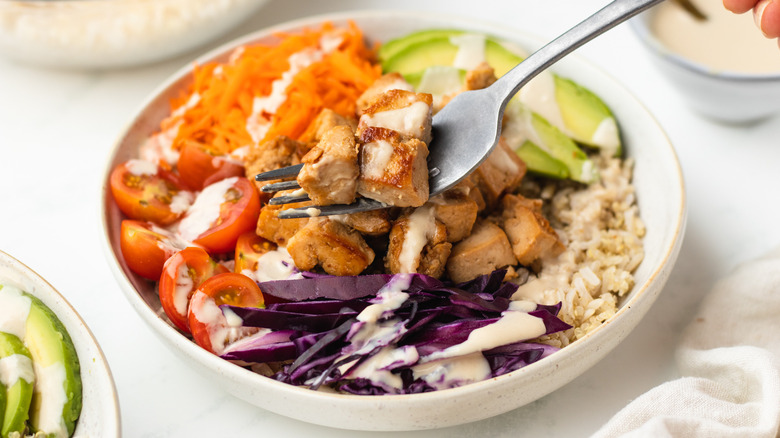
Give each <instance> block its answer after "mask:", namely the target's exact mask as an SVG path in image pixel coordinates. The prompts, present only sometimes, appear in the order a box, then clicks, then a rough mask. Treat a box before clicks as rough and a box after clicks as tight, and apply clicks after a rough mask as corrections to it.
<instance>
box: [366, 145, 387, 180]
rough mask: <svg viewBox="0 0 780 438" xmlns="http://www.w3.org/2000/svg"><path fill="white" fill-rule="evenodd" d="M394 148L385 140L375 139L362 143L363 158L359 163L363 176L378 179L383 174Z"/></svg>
mask: <svg viewBox="0 0 780 438" xmlns="http://www.w3.org/2000/svg"><path fill="white" fill-rule="evenodd" d="M393 152H395V148H393V145H392V144H391V143H390V142H389V141H386V140H376V141H372V142H371V143H366V144H364V145H363V157H364V160H363V162H362V163H361V168H360V170H361V173H362V175H363V177H365V178H373V179H379V178H382V176H383V175H384V174H385V171H386V170H387V165H388V164H390V160H391V159H392V158H393Z"/></svg>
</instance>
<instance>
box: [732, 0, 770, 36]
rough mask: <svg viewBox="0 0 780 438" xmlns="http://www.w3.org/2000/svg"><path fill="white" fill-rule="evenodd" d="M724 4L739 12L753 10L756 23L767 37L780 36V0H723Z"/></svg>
mask: <svg viewBox="0 0 780 438" xmlns="http://www.w3.org/2000/svg"><path fill="white" fill-rule="evenodd" d="M723 6H725V7H726V9H728V10H730V11H731V12H735V13H737V14H742V13H745V12H747V11H749V10H751V9H752V10H753V18H754V19H755V20H756V25H757V26H758V28H759V29H761V32H763V33H764V36H766V37H767V38H778V37H780V0H723ZM778 45H779V46H780V39H778Z"/></svg>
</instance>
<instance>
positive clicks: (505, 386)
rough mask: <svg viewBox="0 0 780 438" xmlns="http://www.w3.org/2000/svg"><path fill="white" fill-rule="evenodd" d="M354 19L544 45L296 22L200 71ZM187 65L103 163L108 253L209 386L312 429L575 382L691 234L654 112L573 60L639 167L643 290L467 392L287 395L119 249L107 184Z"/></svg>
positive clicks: (447, 22)
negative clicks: (174, 303)
mask: <svg viewBox="0 0 780 438" xmlns="http://www.w3.org/2000/svg"><path fill="white" fill-rule="evenodd" d="M347 20H352V21H354V22H355V23H356V24H357V25H358V26H360V28H361V29H362V30H363V31H364V33H365V35H366V37H367V38H369V39H370V40H372V41H386V40H388V39H390V38H394V37H398V36H402V35H404V34H406V33H408V32H411V31H415V30H420V29H425V28H433V27H443V28H462V29H471V30H475V31H481V32H485V33H489V34H493V35H496V36H498V37H500V38H504V39H506V40H510V41H514V42H516V43H518V44H520V45H521V46H523V47H526V48H528V49H531V50H533V49H535V48H537V47H539V46H540V41H539V40H538V39H536V38H534V37H531V36H528V35H526V34H523V33H521V32H518V31H516V30H514V29H509V28H506V27H502V26H499V25H495V24H493V23H476V22H474V21H472V20H469V19H465V18H452V17H442V16H441V15H438V14H437V15H436V16H433V15H431V14H423V13H405V12H390V11H380V12H354V13H342V14H338V15H327V16H319V17H313V18H307V19H303V20H298V21H295V22H291V23H286V24H282V25H278V26H275V27H273V28H270V29H266V30H263V31H259V32H257V33H254V34H251V35H248V36H246V37H243V38H241V39H239V40H237V41H234V42H232V43H230V44H227V45H225V46H223V47H221V48H219V49H216V50H214V51H212V52H210V53H208V54H206V55H204V56H202V57H201V58H199V59H198V60H197V62H198V63H201V64H202V63H206V62H210V61H214V60H217V61H224V60H226V59H227V56H228V54H229V53H230V52H231V51H232V50H233V49H234V48H235V47H237V46H240V45H244V44H251V43H253V42H269V41H273V37H272V35H273V34H274V33H276V32H279V31H285V32H287V31H295V30H297V29H301V28H303V27H307V26H316V25H317V24H319V23H321V22H323V21H331V22H333V23H334V24H336V25H342V24H345V23H346V22H347ZM190 69H191V67H190V66H189V65H188V66H186V67H184V68H182V70H180V71H179V72H178V73H176V74H174V75H173V76H172V77H171V78H170V79H169V80H168V81H166V82H165V83H164V84H162V85H161V86H160V87H159V88H158V89H157V90H156V91H154V92H153V93H152V95H151V96H150V97H149V98H148V100H147V101H146V103H144V104H143V105H142V107H141V108H140V110H139V112H138V113H137V115H136V116H135V118H134V119H133V120H131V121H130V124H129V125H128V128H127V129H126V130H125V131H124V132H122V133H121V135H120V137H119V140H118V142H117V144H116V146H115V148H116V149H115V151H114V153H113V154H112V157H111V158H110V160H109V162H108V163H107V164H106V169H105V178H104V187H103V199H102V202H103V206H102V208H103V226H104V233H105V235H104V239H103V243H104V249H105V250H106V251H107V252H106V253H107V255H108V257H109V258H110V265H111V267H112V269H113V271H114V274H115V276H116V278H117V281H118V282H119V284H120V286H121V288H122V290H123V291H124V293H125V295H126V296H127V299H128V300H129V301H130V303H131V304H132V306H133V307H134V308H135V309H136V311H137V312H138V313H139V315H141V317H142V318H143V319H144V320H145V321H146V323H147V324H149V326H151V327H152V329H153V330H154V331H155V332H156V333H157V334H158V335H159V336H160V338H161V339H162V340H163V341H164V342H165V343H167V344H168V345H169V346H170V347H171V348H172V350H173V351H175V352H176V353H177V354H178V355H179V356H180V357H181V358H182V361H183V363H186V364H188V365H189V366H192V367H194V368H195V369H196V370H198V371H199V372H200V373H201V374H203V376H204V378H207V379H211V380H213V381H216V382H218V383H219V385H220V386H222V387H224V388H225V390H226V391H228V392H230V393H232V394H234V395H235V396H237V397H239V398H242V399H244V400H246V401H248V402H249V403H252V404H254V405H256V406H258V407H261V408H263V409H267V410H270V411H273V412H276V413H279V414H282V415H286V416H289V417H293V418H297V419H299V420H303V421H307V422H312V423H316V424H321V425H326V426H331V427H339V428H346V429H358V430H414V429H429V428H438V427H445V426H453V425H457V424H462V423H466V422H471V421H476V420H481V419H484V418H488V417H491V416H494V415H498V414H501V413H504V412H507V411H509V410H512V409H515V408H517V407H519V406H522V405H524V404H527V403H530V402H532V401H534V400H536V399H538V398H540V397H543V396H544V395H547V394H549V393H550V392H552V391H554V390H556V389H557V388H560V387H561V386H563V385H565V384H566V383H568V382H570V381H571V380H572V379H574V378H575V377H577V376H579V375H580V374H582V373H583V372H585V371H586V370H587V369H588V368H590V367H591V366H593V365H594V364H595V363H596V362H598V361H599V360H600V359H601V358H603V357H604V356H605V355H606V354H607V353H609V351H610V350H612V349H613V348H614V347H615V346H616V345H617V344H618V343H619V342H620V341H622V340H623V339H624V338H625V337H626V336H627V335H628V333H629V332H630V331H631V330H632V329H633V328H634V327H635V326H636V325H637V324H638V323H639V321H640V319H641V318H642V317H643V316H644V315H645V313H646V312H647V310H648V309H649V308H650V306H651V304H652V303H653V302H654V301H655V299H656V297H657V296H658V294H659V293H660V292H661V289H662V287H663V285H664V283H665V282H666V280H667V277H668V276H669V273H670V272H671V270H672V266H673V265H674V261H675V259H676V257H677V253H678V251H679V249H680V245H681V243H682V235H683V231H684V228H685V216H686V207H685V194H684V187H683V179H682V173H681V170H680V166H679V163H678V161H677V156H676V154H675V152H674V149H673V147H672V145H671V144H670V142H669V139H668V138H667V137H666V135H665V133H664V131H663V129H662V128H661V127H660V126H659V125H658V123H657V122H656V121H655V119H654V118H653V117H652V116H651V115H650V114H649V113H648V111H647V110H646V109H645V108H644V107H643V106H642V105H641V104H640V103H639V102H638V101H637V100H636V99H635V98H634V97H633V96H632V95H631V94H630V93H629V92H628V91H626V90H625V89H624V88H622V87H621V86H620V85H619V84H618V83H616V82H615V81H614V80H613V79H612V78H610V77H609V76H608V75H606V74H605V73H603V72H601V71H600V70H598V69H596V68H594V67H593V66H591V65H589V64H588V63H586V62H584V61H582V60H581V59H578V58H576V57H571V56H570V57H568V58H566V59H564V60H562V61H561V62H559V63H558V64H557V65H556V66H555V68H554V70H556V71H557V72H558V73H559V74H561V75H562V76H566V77H571V78H573V79H575V80H577V81H578V82H579V83H581V84H583V85H585V86H586V87H588V88H590V89H591V90H593V91H594V92H596V93H597V94H598V95H599V96H601V97H602V99H603V100H604V101H605V102H606V103H607V104H608V105H609V106H610V107H611V108H612V110H613V112H614V113H615V115H616V117H617V119H618V123H619V124H620V126H621V128H622V133H623V140H624V143H625V145H626V150H627V154H628V155H629V156H631V157H633V158H634V159H635V160H636V167H635V174H634V181H635V185H636V189H637V198H638V202H639V207H640V212H641V215H642V218H643V220H644V221H645V223H646V225H647V235H646V237H645V239H644V242H645V258H644V261H643V262H642V264H641V265H640V267H639V268H638V269H637V271H636V272H635V279H636V285H635V286H634V288H633V289H632V291H631V292H630V294H629V295H628V296H627V297H625V299H624V300H623V301H622V302H621V307H620V309H619V310H618V312H617V314H616V315H615V317H613V318H612V319H611V320H609V321H608V322H606V323H605V324H604V325H603V326H602V327H600V328H599V329H597V330H595V331H593V332H592V333H590V334H589V335H587V336H585V337H584V338H583V339H580V340H578V341H576V342H574V343H572V344H571V345H570V346H568V347H566V348H564V349H563V350H561V351H559V352H557V353H555V354H553V355H551V356H549V357H547V358H545V359H543V360H541V361H539V362H536V363H534V364H531V365H529V366H527V367H525V368H522V369H520V370H517V371H514V372H512V373H509V374H506V375H503V376H499V377H496V378H493V379H490V380H487V381H483V382H478V383H474V384H470V385H466V386H463V387H460V388H454V389H448V390H443V391H436V392H430V393H424V394H413V395H395V396H356V395H343V394H328V393H323V392H316V391H311V390H308V389H304V388H300V387H295V386H290V385H287V384H284V383H280V382H277V381H274V380H272V379H268V378H265V377H262V376H259V375H256V374H254V373H252V372H250V371H247V370H246V369H243V368H241V367H238V366H236V365H233V364H231V363H229V362H227V361H224V360H222V359H220V358H218V357H217V356H214V355H212V354H210V353H208V352H206V351H205V350H203V349H201V348H200V347H198V346H197V345H196V344H194V343H193V342H191V341H190V340H189V339H187V338H186V337H185V336H183V335H182V334H181V333H180V332H178V331H177V330H176V329H174V328H173V327H172V326H171V325H169V324H168V323H166V321H165V320H164V318H162V317H160V315H161V314H162V311H161V310H160V303H159V300H158V298H157V294H156V291H155V289H154V286H153V284H152V283H151V282H148V281H146V280H144V279H142V278H140V277H138V276H136V275H134V274H132V273H131V272H130V271H129V270H128V269H127V266H126V264H125V263H124V261H123V260H122V256H121V252H120V249H119V226H120V222H121V220H122V219H123V217H122V214H121V213H120V212H119V210H118V209H117V208H116V206H115V205H114V203H113V200H112V199H111V195H110V190H109V189H108V175H109V173H110V172H111V170H112V169H113V168H114V167H115V166H116V165H117V164H119V163H121V162H124V161H125V160H127V159H129V158H132V157H136V155H137V151H138V146H139V144H140V143H141V141H142V140H143V139H144V138H146V137H147V136H149V135H150V134H152V133H153V132H154V131H156V130H157V129H158V126H159V122H160V120H162V118H163V117H164V116H166V115H167V113H168V111H169V106H168V102H169V99H170V98H171V97H172V96H174V95H176V94H177V93H178V92H179V91H180V90H181V89H182V87H184V86H186V84H187V83H188V81H189V80H190V79H189V77H190Z"/></svg>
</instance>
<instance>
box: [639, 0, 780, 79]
mask: <svg viewBox="0 0 780 438" xmlns="http://www.w3.org/2000/svg"><path fill="white" fill-rule="evenodd" d="M695 3H696V6H698V7H699V8H700V9H701V10H702V12H704V13H705V14H706V15H707V20H704V21H699V20H696V19H694V18H692V17H691V16H690V14H688V13H686V12H685V11H683V9H682V8H680V7H679V6H677V5H676V4H674V3H672V2H665V3H662V4H660V5H658V7H657V8H656V13H655V15H654V16H653V18H652V20H651V21H650V29H651V31H652V32H653V34H655V35H656V37H657V38H658V39H659V40H660V41H661V43H662V44H663V45H665V46H666V47H668V48H669V50H671V51H673V52H676V53H678V54H680V55H682V56H684V57H686V58H689V59H690V60H692V61H694V62H697V63H700V64H702V65H704V66H706V67H709V68H711V69H712V70H714V71H716V72H717V71H735V72H743V73H780V52H778V49H777V41H775V40H771V39H767V38H764V36H763V35H761V33H760V32H759V30H758V29H757V28H756V25H755V23H754V22H753V17H752V16H751V15H752V14H741V15H740V14H733V13H731V12H729V11H727V10H726V9H725V8H724V7H723V5H722V4H721V2H719V1H712V0H709V1H696V2H695Z"/></svg>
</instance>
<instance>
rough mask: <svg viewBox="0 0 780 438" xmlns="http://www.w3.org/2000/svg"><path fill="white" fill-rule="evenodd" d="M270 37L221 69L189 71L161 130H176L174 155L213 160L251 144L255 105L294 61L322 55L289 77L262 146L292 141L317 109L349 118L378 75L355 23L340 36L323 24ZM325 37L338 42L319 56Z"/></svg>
mask: <svg viewBox="0 0 780 438" xmlns="http://www.w3.org/2000/svg"><path fill="white" fill-rule="evenodd" d="M276 36H277V37H278V39H279V42H278V44H275V45H256V46H250V47H245V48H243V49H239V50H241V51H240V52H239V53H236V54H234V56H233V59H231V61H230V62H228V63H224V64H216V63H210V64H206V65H202V66H195V68H194V69H193V72H192V85H191V86H190V87H189V89H188V90H187V92H186V93H184V94H182V96H180V97H178V98H175V99H173V100H172V102H171V106H172V108H173V109H174V111H173V113H172V115H171V116H169V117H168V118H167V119H165V120H164V121H163V122H162V124H161V126H162V129H163V130H167V129H174V128H175V129H178V131H177V135H176V137H175V139H174V142H173V147H174V148H177V149H178V148H180V147H181V146H182V145H183V144H185V142H187V141H198V142H200V143H205V144H208V145H210V146H211V147H212V148H213V151H214V152H215V153H228V152H231V151H233V150H235V149H237V148H240V147H243V146H246V145H249V144H252V143H254V140H253V139H252V136H251V135H250V133H249V131H248V130H247V120H248V119H249V118H250V117H252V114H253V103H254V99H255V98H256V97H263V96H268V95H269V94H271V90H272V87H273V83H274V81H276V80H279V79H280V78H281V77H282V75H283V73H285V72H288V71H289V70H290V62H289V59H290V56H291V55H293V54H296V53H303V51H305V50H311V49H319V50H322V51H323V56H322V58H321V60H319V61H315V62H313V63H311V64H309V65H308V66H306V67H304V68H303V69H301V70H300V71H299V72H298V73H297V74H295V75H294V76H293V78H292V80H291V82H290V84H289V85H288V86H287V88H286V92H285V94H286V99H285V100H284V102H283V103H282V104H281V105H279V106H278V108H277V109H276V111H275V112H274V113H273V114H263V118H264V119H270V126H269V127H268V129H267V131H265V132H266V133H265V137H264V139H267V138H273V137H275V136H278V135H286V136H288V137H291V138H294V139H297V138H298V137H299V136H300V135H301V134H302V133H303V132H304V130H305V129H306V127H307V126H308V125H309V123H311V121H312V120H313V119H314V117H316V116H317V114H319V112H320V111H321V110H322V109H324V108H330V109H332V110H333V111H335V112H337V113H339V114H341V115H342V116H345V117H353V116H354V115H355V101H356V100H357V98H358V97H359V96H360V94H362V93H363V91H364V90H365V89H366V88H368V86H369V85H371V83H373V81H374V80H376V79H377V78H379V76H380V75H381V67H380V66H379V65H378V64H377V63H376V61H375V60H376V56H375V50H374V49H373V48H368V47H367V46H366V44H365V41H364V39H363V33H362V32H361V30H360V29H359V28H358V27H357V26H356V25H355V24H354V23H350V24H349V26H347V27H346V28H343V29H337V28H335V27H334V26H333V25H332V24H331V23H323V24H322V25H321V26H320V27H319V28H317V29H304V30H303V31H302V32H300V33H295V34H279V35H276ZM331 36H334V37H335V36H338V37H340V42H339V43H338V47H337V48H335V49H333V50H331V51H325V50H324V48H322V47H321V43H322V41H323V40H324V38H323V37H325V38H329V37H331ZM193 95H195V96H196V97H195V98H194V99H193ZM177 109H178V110H177Z"/></svg>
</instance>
